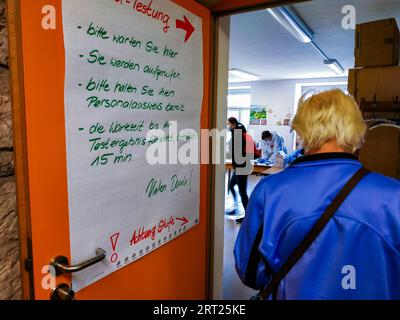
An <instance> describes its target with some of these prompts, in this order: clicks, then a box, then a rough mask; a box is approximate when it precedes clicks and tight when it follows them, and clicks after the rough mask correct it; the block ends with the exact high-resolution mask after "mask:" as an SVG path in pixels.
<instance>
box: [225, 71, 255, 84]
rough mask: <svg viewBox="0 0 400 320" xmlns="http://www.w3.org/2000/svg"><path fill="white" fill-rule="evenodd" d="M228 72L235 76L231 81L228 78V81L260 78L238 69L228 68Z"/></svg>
mask: <svg viewBox="0 0 400 320" xmlns="http://www.w3.org/2000/svg"><path fill="white" fill-rule="evenodd" d="M229 74H230V75H232V76H234V77H236V78H237V79H234V80H232V81H231V79H230V81H229V82H246V81H257V80H260V76H258V75H256V74H254V73H250V72H247V71H243V70H240V69H230V70H229Z"/></svg>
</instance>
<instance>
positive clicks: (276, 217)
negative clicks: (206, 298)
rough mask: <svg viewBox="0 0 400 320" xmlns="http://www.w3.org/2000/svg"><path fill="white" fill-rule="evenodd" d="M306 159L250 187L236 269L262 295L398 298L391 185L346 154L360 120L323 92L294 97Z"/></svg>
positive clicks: (398, 249)
mask: <svg viewBox="0 0 400 320" xmlns="http://www.w3.org/2000/svg"><path fill="white" fill-rule="evenodd" d="M292 126H293V129H294V130H295V131H296V132H297V134H298V135H299V136H300V138H301V140H302V144H303V146H304V149H305V156H304V157H301V158H299V159H297V160H296V161H294V162H293V164H292V165H290V166H289V167H288V168H287V169H285V170H284V171H283V172H281V173H279V174H276V175H272V176H269V177H266V178H264V179H263V180H262V181H261V182H260V183H259V184H258V185H257V187H256V188H255V190H254V191H253V194H252V196H251V198H250V202H249V204H248V207H247V210H246V218H245V220H244V222H243V225H242V227H241V230H240V232H239V235H238V238H237V242H236V246H235V251H234V254H235V260H236V269H237V272H238V274H239V276H240V278H241V280H242V281H243V282H244V283H245V284H246V285H247V286H249V287H252V288H254V289H258V290H261V296H262V298H264V299H271V298H276V299H283V300H285V299H400V286H399V283H400V233H399V230H400V183H399V182H398V181H397V180H394V179H391V178H387V177H384V176H382V175H379V174H375V173H370V172H369V171H368V170H367V169H365V168H364V167H363V166H362V164H361V163H360V162H359V161H358V160H357V158H356V157H355V156H354V155H353V153H354V152H355V151H356V150H357V149H358V148H359V147H360V146H361V145H362V143H363V139H364V135H365V133H366V129H367V127H366V125H365V123H364V120H363V118H362V115H361V112H360V110H359V107H358V106H357V104H356V103H355V101H354V99H353V98H352V97H351V96H349V95H346V94H345V93H343V92H342V91H341V90H332V91H327V92H323V93H320V94H316V95H314V96H312V97H310V98H308V99H302V100H301V101H300V103H299V108H298V112H297V114H296V116H295V118H294V120H293V124H292Z"/></svg>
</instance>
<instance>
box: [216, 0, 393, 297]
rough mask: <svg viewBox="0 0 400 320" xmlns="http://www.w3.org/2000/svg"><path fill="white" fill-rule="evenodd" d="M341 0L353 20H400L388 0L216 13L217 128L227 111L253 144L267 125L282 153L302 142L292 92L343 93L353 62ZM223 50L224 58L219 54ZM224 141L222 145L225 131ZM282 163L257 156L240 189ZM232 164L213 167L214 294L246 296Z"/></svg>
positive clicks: (351, 32)
mask: <svg viewBox="0 0 400 320" xmlns="http://www.w3.org/2000/svg"><path fill="white" fill-rule="evenodd" d="M346 6H347V8H348V6H351V7H352V8H354V9H355V12H356V18H355V19H356V21H355V22H356V23H357V24H359V23H364V22H368V21H374V20H381V19H387V18H393V17H394V18H396V19H397V21H398V22H400V5H399V3H398V2H397V1H392V0H384V1H382V0H367V1H365V0H337V1H331V0H313V1H306V2H299V3H292V4H291V5H286V6H282V7H274V8H271V9H262V10H256V11H252V12H246V13H237V14H234V15H231V16H229V17H221V18H219V27H220V30H219V31H220V35H219V38H218V43H219V45H218V52H219V53H218V55H219V56H218V64H222V65H223V67H221V66H219V67H218V73H219V76H218V79H219V80H218V83H219V85H221V86H222V87H223V88H226V91H225V92H224V90H222V91H221V90H220V89H219V93H218V94H219V96H220V97H219V99H218V102H219V103H220V105H219V106H218V115H217V116H218V125H219V126H220V127H221V128H224V127H225V126H226V123H227V119H228V118H230V117H234V118H236V119H237V120H238V122H239V123H242V124H243V125H244V126H245V127H246V129H247V132H248V133H249V134H250V136H251V137H252V138H253V140H254V141H255V143H256V145H259V144H258V142H260V140H261V138H262V133H263V132H265V131H269V132H271V133H272V134H274V135H275V134H277V135H279V136H281V137H282V139H283V141H284V148H285V154H286V155H289V154H291V153H293V152H295V151H296V150H297V149H299V148H301V144H300V143H299V141H298V138H297V136H296V133H295V132H293V130H292V128H291V121H292V120H293V117H294V115H295V114H296V111H297V107H298V102H299V99H300V98H301V97H302V96H303V95H307V94H313V93H318V92H322V91H326V90H331V89H340V90H342V91H344V92H345V93H348V81H349V79H348V75H349V70H350V69H353V68H354V66H355V58H354V47H355V29H354V28H344V25H343V20H344V18H346V17H347V18H348V16H346V13H347V11H345V10H344V8H345V7H346ZM288 17H289V18H288ZM228 57H229V64H228V63H226V62H223V61H222V59H228ZM221 72H223V73H224V74H223V75H221ZM226 73H227V74H226ZM224 81H226V82H224ZM224 94H225V96H223V95H224ZM255 114H256V115H258V116H254V115H255ZM226 141H227V145H226V146H225V149H226V150H229V148H230V141H231V137H230V134H229V132H228V134H227V139H226ZM228 154H229V153H228ZM275 161H276V160H275ZM285 165H288V164H284V165H283V166H282V164H280V163H279V164H277V163H274V161H270V162H268V161H267V162H264V163H261V162H257V161H256V162H255V163H254V170H253V173H252V174H251V175H250V176H249V177H248V182H247V194H248V195H249V196H250V195H251V193H252V191H253V189H254V187H255V186H256V185H257V184H258V183H259V181H260V180H261V179H263V178H264V177H265V176H268V175H270V174H276V173H279V172H280V171H281V170H284V167H285ZM263 166H264V167H263ZM233 170H234V168H232V166H231V159H229V156H227V159H226V163H225V166H224V168H217V170H216V197H217V198H216V199H217V200H216V201H218V200H222V199H223V201H224V210H225V215H224V218H223V227H224V241H223V248H221V250H220V251H217V252H220V253H222V252H223V271H222V277H221V279H220V281H221V283H222V293H221V295H222V296H220V297H221V298H223V299H234V300H236V299H238V300H242V299H244V300H246V299H250V297H251V296H253V295H255V294H256V293H257V292H256V291H254V290H252V289H250V288H248V287H246V286H245V285H243V284H242V283H241V281H240V279H239V277H238V275H237V273H236V270H235V260H234V255H233V251H234V245H235V241H236V237H237V234H238V232H239V230H240V227H241V224H240V223H237V221H236V220H237V219H238V218H239V219H240V218H242V217H243V216H244V214H245V208H244V207H243V204H242V202H241V199H240V196H239V190H238V186H237V185H236V186H235V187H234V188H235V192H236V199H235V197H234V196H233V194H232V192H231V191H230V190H229V183H230V181H231V180H230V179H231V175H232V171H233ZM271 214H273V213H271ZM215 215H216V216H215V217H216V218H215V219H216V221H217V220H218V219H221V217H220V215H222V212H221V207H220V206H217V207H216V212H215ZM220 221H222V219H221V220H220ZM214 257H215V256H214ZM214 281H216V277H215V275H214ZM217 281H218V280H217ZM214 295H215V293H214Z"/></svg>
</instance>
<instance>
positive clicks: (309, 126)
mask: <svg viewBox="0 0 400 320" xmlns="http://www.w3.org/2000/svg"><path fill="white" fill-rule="evenodd" d="M292 127H293V129H294V130H295V131H296V132H297V134H298V135H299V136H300V139H301V140H302V142H303V146H304V148H305V150H306V152H308V151H312V150H318V149H319V148H321V147H322V145H324V144H325V143H326V142H328V141H332V140H336V143H337V145H338V146H339V147H341V148H342V149H343V150H344V151H346V152H354V151H356V150H357V149H358V148H360V147H361V145H362V144H363V142H364V136H365V133H366V131H367V126H366V124H365V122H364V119H363V117H362V114H361V111H360V109H359V107H358V105H357V103H356V102H355V100H354V98H353V97H352V96H350V95H346V94H345V93H344V92H343V91H342V90H339V89H335V90H331V91H325V92H322V93H319V94H316V95H313V96H311V97H310V98H308V99H306V98H305V96H303V97H302V98H301V99H300V102H299V108H298V111H297V114H296V116H295V117H294V120H293V123H292Z"/></svg>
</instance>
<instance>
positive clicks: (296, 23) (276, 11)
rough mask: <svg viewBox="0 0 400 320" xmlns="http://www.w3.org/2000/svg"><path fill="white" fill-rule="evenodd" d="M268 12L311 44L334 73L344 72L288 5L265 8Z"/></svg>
mask: <svg viewBox="0 0 400 320" xmlns="http://www.w3.org/2000/svg"><path fill="white" fill-rule="evenodd" d="M267 11H268V13H270V14H271V15H272V17H273V18H274V19H275V20H276V21H277V22H279V24H280V25H282V26H283V27H284V28H285V29H286V30H287V31H288V32H290V33H291V34H292V35H293V36H294V37H295V38H296V39H297V40H299V41H300V42H302V43H309V44H311V45H312V46H313V47H314V48H315V50H317V51H318V53H319V54H320V55H321V56H322V58H323V62H324V64H325V65H327V66H328V67H329V68H331V69H332V70H333V71H334V72H335V73H336V74H338V75H341V74H343V73H344V71H345V70H344V68H343V67H342V65H341V64H340V63H339V61H337V60H336V59H331V58H329V57H328V56H327V55H326V54H325V52H324V51H323V50H322V49H321V48H320V47H319V46H318V45H317V44H316V43H315V40H314V39H315V38H314V33H313V31H312V30H311V29H310V28H309V27H307V25H306V24H305V23H304V21H303V20H302V19H301V18H300V17H299V16H298V15H297V14H296V12H295V11H294V10H293V9H291V8H290V7H289V6H283V7H277V8H272V9H267Z"/></svg>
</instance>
